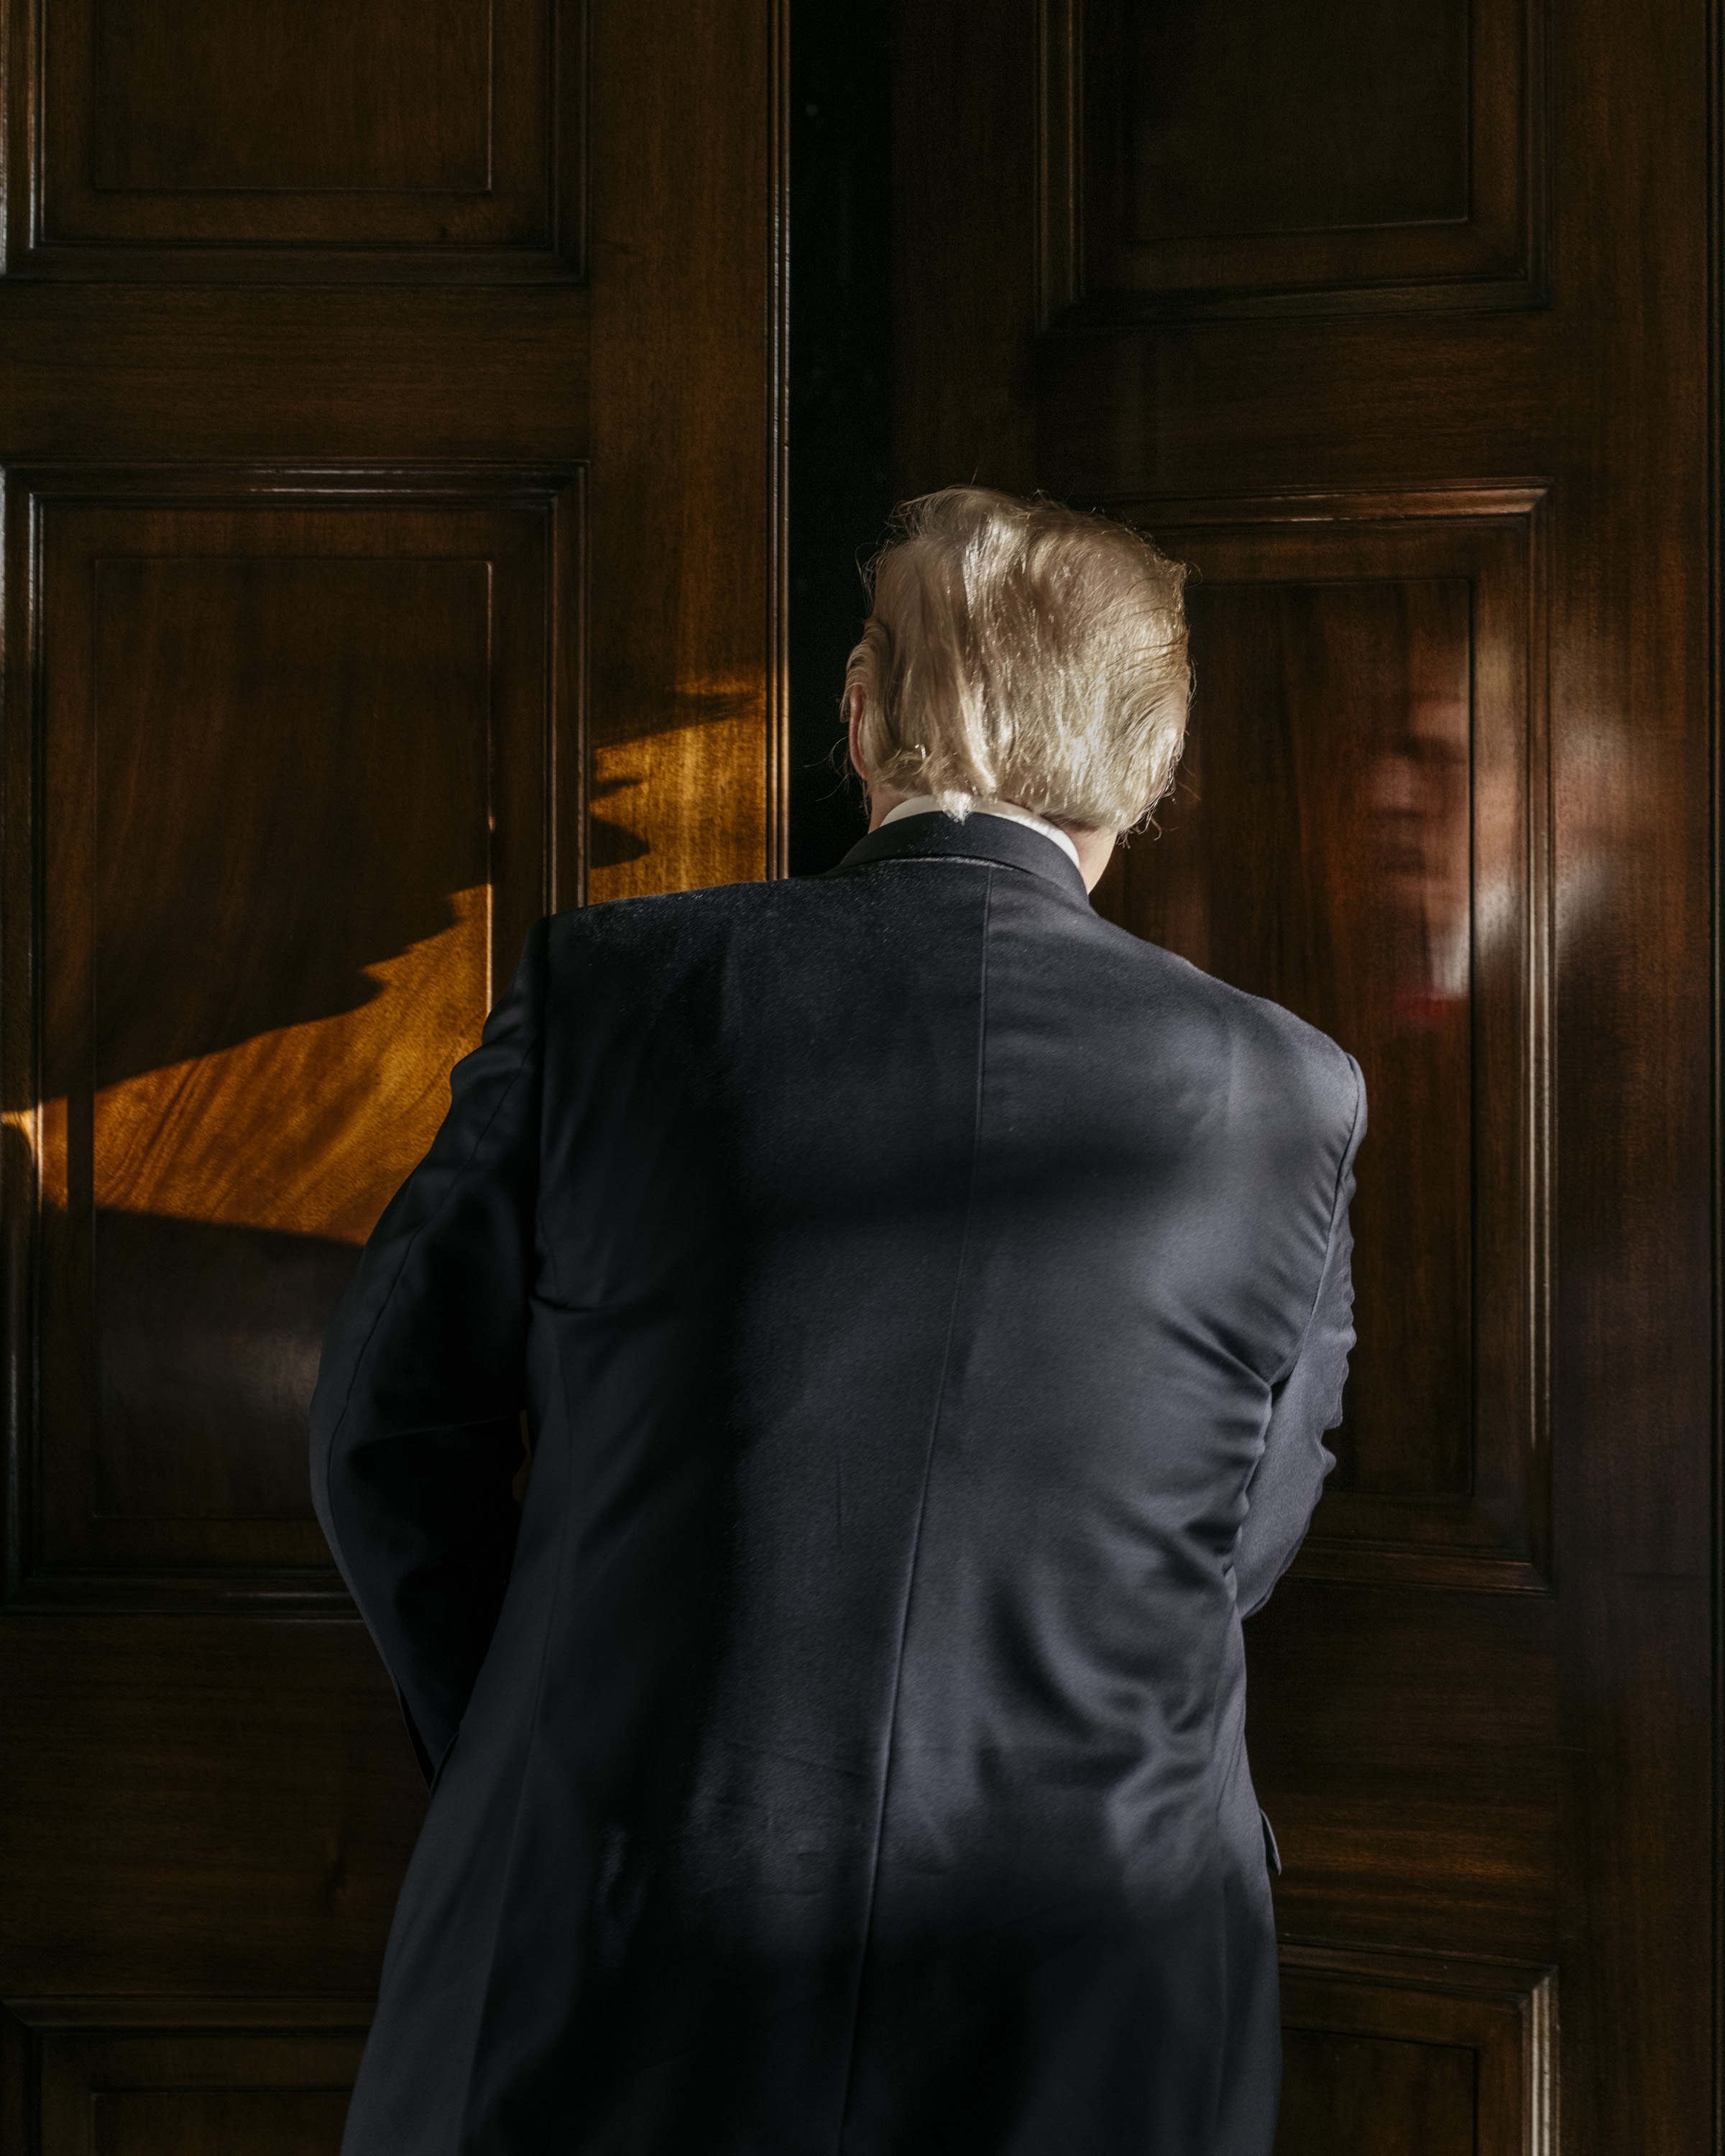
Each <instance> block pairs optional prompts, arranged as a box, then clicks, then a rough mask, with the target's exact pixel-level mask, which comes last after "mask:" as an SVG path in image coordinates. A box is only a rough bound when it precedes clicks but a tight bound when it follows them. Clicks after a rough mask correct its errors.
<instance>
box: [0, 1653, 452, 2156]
mask: <svg viewBox="0 0 1725 2156" xmlns="http://www.w3.org/2000/svg"><path fill="white" fill-rule="evenodd" d="M8 1625H9V1629H8V1634H7V1651H6V1655H5V1658H4V1662H5V1666H4V1671H3V1673H0V1704H3V1707H4V1709H5V1712H6V1713H7V1716H8V1727H13V1728H18V1727H28V1728H29V1730H30V1731H31V1732H32V1742H31V1743H29V1744H28V1745H23V1744H18V1745H12V1746H8V1748H7V1757H6V1760H5V1763H4V1766H3V1768H0V1820H3V1822H4V1830H5V1835H6V1844H7V1851H8V1855H7V1865H8V1887H7V1897H6V1907H5V1911H4V1912H3V1915H0V1966H3V1967H4V1968H5V1969H6V1970H7V1971H8V1996H9V1997H23V1996H29V1997H43V1998H54V1997H57V1996H60V1995H64V1994H90V1993H99V1994H107V1993H124V1992H143V1991H147V1992H157V1993H162V1994H176V1993H179V1994H193V1995H198V1994H214V1995H218V1996H220V1995H230V1994H231V1995H234V1996H236V1997H238V1996H241V1995H244V1994H248V1993H255V1994H263V1995H270V1994H277V1993H291V1994H300V1995H302V1996H305V1997H308V1998H316V1997H318V1996H320V1995H323V1996H327V1995H330V1994H336V1995H342V1994H361V1995H364V1994H368V1993H369V1992H370V1991H371V1989H372V1986H373V1985H374V1984H375V1982H376V1980H377V1968H378V1963H379V1960H380V1958H381V1955H382V1946H383V1938H384V1932H385V1928H386V1927H387V1925H388V1919H389V1913H390V1909H391V1907H392V1905H393V1901H394V1897H395V1892H396V1889H397V1886H398V1884H399V1881H400V1878H401V1874H402V1871H403V1867H404V1866H405V1864H406V1861H407V1858H408V1852H409V1851H410V1849H411V1848H412V1845H413V1836H414V1835H415V1834H416V1832H417V1831H418V1825H419V1821H420V1820H421V1818H422V1817H423V1815H424V1801H425V1799H424V1784H423V1783H422V1782H421V1780H420V1778H419V1774H418V1768H416V1767H415V1765H414V1763H413V1755H412V1753H411V1752H410V1751H409V1750H408V1745H407V1743H406V1739H405V1738H404V1736H403V1733H402V1731H401V1727H400V1717H399V1713H398V1710H397V1707H396V1706H395V1702H394V1700H393V1697H392V1696H391V1692H390V1688H389V1682H388V1678H387V1676H385V1675H384V1672H383V1671H382V1668H381V1667H380V1666H379V1665H378V1662H377V1657H376V1655H374V1654H373V1652H372V1648H371V1645H370V1643H369V1641H368V1640H367V1638H366V1636H365V1634H364V1631H363V1630H362V1628H361V1627H359V1626H358V1625H356V1624H355V1623H354V1622H353V1621H352V1620H345V1619H344V1620H329V1621H314V1620H300V1621H297V1622H295V1623H291V1624H267V1623H259V1622H258V1621H257V1620H256V1619H254V1618H252V1617H213V1616H212V1617H201V1618H196V1619H188V1618H186V1617H183V1616H177V1615H169V1616H163V1617H157V1618H144V1617H138V1616H136V1615H130V1616H120V1617H105V1618H103V1617H87V1616H64V1615H59V1614H55V1615H51V1616H33V1617H29V1618H13V1619H11V1620H8ZM8 2156H10V2152H9V2151H8Z"/></svg>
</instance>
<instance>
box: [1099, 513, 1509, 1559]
mask: <svg viewBox="0 0 1725 2156" xmlns="http://www.w3.org/2000/svg"><path fill="white" fill-rule="evenodd" d="M1164 508H1165V509H1166V510H1167V512H1168V514H1167V516H1166V517H1164V516H1163V514H1162V513H1161V512H1162V511H1163V509H1164ZM1194 509H1195V513H1196V516H1197V517H1198V519H1199V521H1184V520H1186V519H1188V518H1189V517H1191V516H1194ZM1542 511H1543V503H1542V498H1541V496H1540V495H1538V491H1537V490H1535V491H1532V492H1526V491H1524V492H1519V493H1518V492H1517V491H1515V490H1489V489H1487V490H1475V491H1472V492H1469V491H1466V490H1453V491H1448V492H1434V493H1431V494H1425V495H1421V494H1399V493H1394V492H1389V491H1386V492H1385V493H1384V494H1381V495H1376V496H1371V495H1359V496H1353V497H1345V496H1332V497H1322V496H1317V495H1308V496H1288V497H1286V498H1283V499H1281V500H1275V501H1270V502H1265V503H1260V504H1255V505H1254V504H1250V503H1244V502H1241V503H1232V504H1230V503H1215V504H1211V505H1209V506H1193V507H1189V506H1184V505H1181V504H1178V503H1172V502H1171V503H1168V504H1155V503H1148V502H1142V503H1138V504H1135V505H1133V506H1132V514H1133V516H1135V517H1136V518H1137V521H1139V522H1141V523H1143V524H1145V525H1147V526H1149V527H1150V528H1152V529H1153V531H1154V533H1155V535H1156V536H1157V537H1158V540H1159V542H1160V543H1162V544H1163V546H1164V547H1167V548H1168V549H1169V550H1170V551H1171V552H1173V553H1174V554H1175V555H1176V556H1178V557H1180V558H1182V559H1184V560H1186V561H1188V562H1190V563H1191V565H1192V566H1193V567H1194V569H1195V571H1196V572H1197V574H1196V578H1195V581H1194V583H1193V585H1192V587H1191V593H1190V602H1189V613H1190V617H1191V621H1192V626H1193V664H1194V670H1195V672H1196V675H1197V679H1198V681H1199V692H1198V696H1197V698H1196V701H1195V703H1194V710H1193V714H1192V719H1191V725H1190V731H1189V748H1188V752H1187V756H1186V759H1185V762H1184V763H1183V767H1182V772H1181V777H1180V780H1179V783H1178V786H1177V788H1176V790H1175V793H1174V795H1173V798H1172V799H1171V800H1170V801H1169V802H1168V803H1165V804H1164V806H1163V809H1162V810H1161V811H1160V812H1159V814H1158V826H1159V829H1158V832H1157V834H1155V835H1154V836H1153V837H1150V838H1145V839H1137V840H1135V841H1134V842H1133V843H1132V844H1131V845H1130V846H1129V847H1127V849H1124V850H1122V854H1121V855H1120V856H1119V857H1118V858H1117V860H1116V862H1115V863H1114V865H1113V866H1112V868H1111V873H1110V875H1109V877H1108V878H1107V880H1106V881H1105V884H1104V885H1103V886H1102V888H1101V891H1099V893H1098V898H1097V903H1098V906H1099V907H1100V908H1101V910H1102V911H1104V912H1106V913H1107V914H1109V916H1111V918H1113V919H1115V920H1117V921H1120V922H1121V924H1122V926H1124V927H1129V928H1131V929H1132V930H1133V931H1134V932H1136V933H1137V934H1140V935H1143V936H1147V937H1149V938H1150V939H1151V940H1152V941H1153V942H1159V943H1162V944H1163V945H1165V946H1166V947H1168V948H1171V949H1173V950H1176V951H1178V952H1179V953H1180V954H1181V956H1183V957H1187V958H1189V959H1190V960H1192V961H1193V962H1194V963H1195V964H1198V965H1200V966H1202V967H1204V968H1206V969H1207V970H1209V971H1210V972H1212V973H1216V974H1218V975H1219V977H1220V978H1223V979H1224V980H1228V981H1230V982H1231V983H1233V984H1234V985H1235V987H1238V988H1245V989H1246V990H1247V991H1248V992H1249V993H1253V994H1258V995H1264V996H1268V997H1270V998H1271V999H1272V1000H1274V1001H1276V1002H1278V1003H1281V1004H1284V1005H1286V1007H1287V1008H1288V1009H1292V1010H1294V1011H1296V1012H1297V1013H1298V1014H1300V1015H1301V1017H1303V1018H1305V1019H1307V1020H1308V1021H1309V1022H1310V1023H1311V1024H1314V1025H1317V1026H1318V1027H1319V1028H1321V1029H1322V1030H1323V1031H1325V1032H1327V1033H1328V1034H1330V1035H1331V1036H1332V1038H1333V1039H1337V1040H1338V1041H1340V1042H1341V1043H1342V1044H1343V1045H1344V1046H1345V1047H1346V1048H1348V1050H1349V1052H1350V1053H1352V1054H1353V1055H1356V1056H1357V1057H1358V1059H1359V1060H1360V1062H1361V1065H1362V1067H1363V1070H1364V1073H1365V1077H1366V1085H1367V1095H1368V1101H1370V1103H1371V1115H1372V1124H1371V1131H1370V1135H1369V1137H1368V1152H1367V1153H1366V1155H1365V1162H1366V1166H1365V1172H1364V1173H1363V1176H1362V1181H1361V1188H1360V1193H1359V1196H1358V1199H1357V1200H1356V1204H1355V1207H1354V1213H1353V1225H1354V1234H1355V1238H1356V1251H1355V1270H1356V1278H1357V1282H1358V1287H1357V1297H1358V1300H1357V1306H1356V1321H1357V1323H1358V1328H1359V1332H1360V1347H1359V1349H1358V1352H1357V1353H1356V1355H1355V1357H1354V1359H1353V1368H1352V1371H1351V1374H1350V1382H1349V1389H1348V1412H1347V1416H1346V1419H1345V1420H1344V1422H1343V1426H1342V1428H1341V1430H1339V1431H1338V1432H1337V1434H1336V1435H1335V1437H1334V1439H1333V1440H1332V1444H1333V1446H1334V1449H1335V1450H1336V1453H1337V1469H1336V1471H1335V1473H1334V1474H1333V1475H1332V1477H1331V1480H1330V1483H1329V1486H1328V1488H1327V1492H1326V1496H1325V1499H1324V1502H1323V1504H1322V1507H1321V1508H1320V1511H1319V1513H1318V1517H1317V1521H1316V1522H1315V1523H1314V1530H1313V1538H1312V1543H1311V1544H1310V1545H1309V1546H1308V1553H1306V1554H1303V1555H1302V1558H1301V1566H1302V1568H1309V1567H1311V1566H1312V1565H1314V1564H1316V1565H1317V1567H1318V1568H1321V1569H1322V1570H1323V1571H1324V1572H1325V1573H1326V1574H1327V1576H1330V1577H1337V1576H1348V1568H1347V1565H1346V1563H1345V1558H1346V1556H1347V1555H1348V1554H1349V1553H1352V1552H1353V1550H1356V1549H1358V1550H1360V1551H1361V1552H1363V1553H1368V1562H1369V1565H1370V1567H1371V1568H1373V1571H1375V1568H1376V1566H1377V1564H1378V1563H1379V1562H1380V1561H1381V1559H1382V1558H1383V1557H1384V1554H1385V1553H1387V1552H1388V1551H1389V1550H1391V1549H1399V1550H1400V1552H1401V1553H1402V1554H1403V1556H1404V1558H1410V1559H1414V1560H1415V1561H1416V1562H1417V1563H1418V1565H1419V1569H1420V1576H1421V1577H1422V1578H1426V1579H1428V1580H1435V1579H1437V1578H1442V1579H1444V1580H1445V1581H1447V1582H1450V1583H1452V1584H1455V1583H1461V1582H1464V1581H1466V1580H1467V1579H1468V1578H1470V1574H1469V1572H1468V1560H1469V1559H1470V1558H1472V1559H1475V1560H1477V1561H1479V1562H1480V1563H1481V1564H1482V1565H1483V1567H1485V1568H1486V1571H1485V1573H1483V1574H1476V1575H1473V1578H1474V1582H1475V1584H1487V1580H1488V1579H1489V1581H1490V1582H1491V1584H1495V1585H1497V1586H1507V1585H1510V1584H1517V1585H1520V1586H1522V1587H1523V1588H1527V1589H1535V1590H1537V1589H1539V1588H1540V1587H1542V1586H1543V1584H1545V1582H1546V1579H1547V1574H1548V1565H1549V1558H1550V1546H1551V1533H1550V1512H1549V1496H1548V1476H1547V1472H1546V1460H1547V1454H1548V1426H1549V1419H1550V1418H1549V1409H1548V1400H1547V1399H1546V1398H1545V1394H1544V1388H1543V1378H1542V1376H1541V1373H1543V1369H1544V1367H1545V1342H1544V1335H1543V1313H1544V1288H1543V1283H1544V1281H1545V1277H1546V1269H1547V1260H1546V1250H1545V1247H1544V1238H1543V1233H1542V1232H1541V1231H1540V1225H1539V1224H1540V1223H1541V1222H1542V1221H1543V1218H1544V1214H1545V1196H1544V1193H1545V1189H1546V1183H1547V1154H1548V1137H1547V1132H1546V1129H1545V1125H1544V1120H1543V1116H1542V1114H1541V1113H1540V1110H1539V1104H1540V1102H1541V1101H1542V1100H1543V1095H1544V1090H1545V1073H1546V1070H1547V1067H1548V1044H1547V1043H1546V1041H1545V1039H1544V1030H1543V1012H1544V1003H1543V949H1544V946H1545V942H1546V940H1547V937H1548V933H1549V916H1550V911H1551V893H1550V891H1549V890H1548V888H1547V881H1546V878H1545V876H1544V874H1543V866H1542V864H1543V862H1544V860H1545V853H1544V849H1543V842H1542V841H1543V813H1542V814H1536V813H1535V811H1534V804H1535V803H1543V801H1544V799H1545V797H1546V793H1547V792H1548V785H1549V774H1548V759H1547V752H1546V747H1545V735H1544V723H1543V696H1542V679H1541V670H1540V668H1539V667H1538V664H1537V662H1536V660H1535V656H1534V654H1536V653H1537V652H1538V650H1539V649H1542V648H1543V639H1544V629H1543V620H1542V619H1541V618H1540V616H1539V613H1538V608H1537V607H1536V605H1535V603H1534V600H1535V595H1536V593H1537V591H1538V557H1537V542H1538V524H1539V519H1540V516H1541V514H1542ZM1433 1560H1435V1563H1434V1562H1433ZM1512 1567H1519V1572H1518V1573H1512V1570H1511V1568H1512ZM1353 1576H1360V1575H1359V1574H1358V1573H1355V1574H1353ZM1403 1576H1404V1577H1407V1576H1408V1574H1407V1573H1406V1572H1405V1570H1404V1575H1403Z"/></svg>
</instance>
